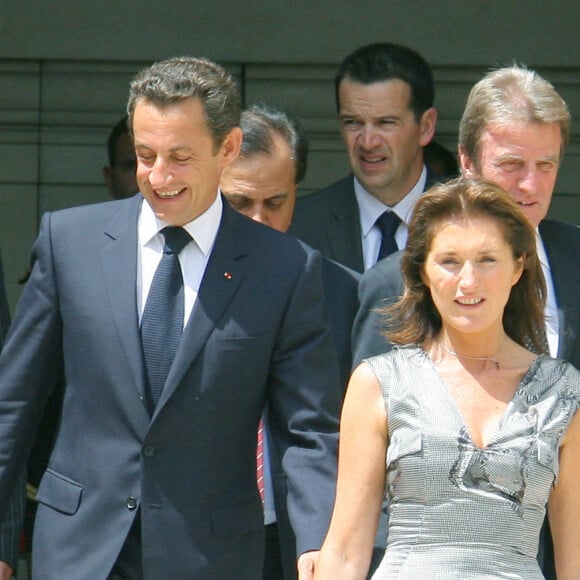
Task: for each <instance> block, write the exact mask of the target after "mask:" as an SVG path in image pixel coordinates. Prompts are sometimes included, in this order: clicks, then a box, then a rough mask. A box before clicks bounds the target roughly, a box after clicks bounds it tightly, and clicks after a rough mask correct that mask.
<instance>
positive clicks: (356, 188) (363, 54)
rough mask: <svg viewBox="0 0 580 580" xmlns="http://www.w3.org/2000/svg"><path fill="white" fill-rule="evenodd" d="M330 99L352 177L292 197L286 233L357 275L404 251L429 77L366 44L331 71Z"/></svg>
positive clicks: (401, 51) (404, 52) (429, 110)
mask: <svg viewBox="0 0 580 580" xmlns="http://www.w3.org/2000/svg"><path fill="white" fill-rule="evenodd" d="M335 97H336V106H337V111H338V119H339V123H340V132H341V136H342V139H343V141H344V144H345V146H346V150H347V154H348V157H349V162H350V166H351V170H352V173H351V174H350V175H348V176H347V177H345V178H343V179H341V180H339V181H337V182H336V183H333V184H332V185H330V186H328V187H326V188H325V189H322V190H320V191H318V192H315V193H313V194H310V195H306V196H303V197H301V198H299V199H298V202H297V204H296V210H295V212H294V220H293V222H292V227H291V228H290V233H292V234H294V235H295V236H297V237H298V238H300V239H301V240H303V241H305V242H306V243H307V244H309V245H310V246H312V247H313V248H316V249H317V250H320V252H321V253H322V254H323V255H324V256H326V257H328V258H331V259H332V260H335V261H337V262H340V263H341V264H345V265H346V266H348V267H349V268H352V269H353V270H356V271H357V272H363V271H365V270H367V269H368V268H370V267H371V266H372V265H374V264H375V262H376V261H377V258H378V257H383V256H384V255H388V253H391V252H393V251H396V250H397V249H401V248H403V247H404V246H405V243H406V240H407V224H408V223H409V219H410V217H411V214H412V211H413V207H414V205H415V202H416V201H417V198H418V197H419V196H420V195H421V193H423V191H424V189H425V187H426V184H427V182H428V180H429V177H428V175H427V170H426V168H425V164H424V160H423V148H424V147H425V146H426V145H427V144H428V143H429V142H430V141H431V139H432V138H433V135H434V133H435V124H436V121H437V111H436V110H435V108H434V107H433V102H434V98H435V89H434V84H433V75H432V72H431V68H430V66H429V64H428V63H427V62H426V61H425V60H424V59H423V57H421V56H420V55H419V54H417V53H416V52H415V51H413V50H411V49H409V48H407V47H404V46H399V45H396V44H390V43H382V44H370V45H368V46H363V47H361V48H359V49H357V50H356V51H354V52H353V53H352V54H350V55H348V56H347V57H346V59H345V60H344V61H343V62H342V64H341V65H340V66H339V68H338V72H337V74H336V78H335ZM383 215H384V216H385V217H382V216H383ZM387 216H388V217H387ZM383 224H385V225H384V226H383ZM383 227H385V228H386V229H383ZM389 236H390V237H391V238H394V239H393V240H392V242H391V243H390V248H389V249H388V250H387V251H384V247H383V248H381V244H382V240H383V239H384V238H385V237H389Z"/></svg>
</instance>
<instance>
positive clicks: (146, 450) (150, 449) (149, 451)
mask: <svg viewBox="0 0 580 580" xmlns="http://www.w3.org/2000/svg"><path fill="white" fill-rule="evenodd" d="M143 455H145V457H153V456H154V455H155V445H145V447H143Z"/></svg>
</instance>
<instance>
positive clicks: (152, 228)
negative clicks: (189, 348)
mask: <svg viewBox="0 0 580 580" xmlns="http://www.w3.org/2000/svg"><path fill="white" fill-rule="evenodd" d="M222 211H223V206H222V198H221V195H219V192H216V198H215V201H214V202H213V203H212V204H211V205H210V207H209V208H208V209H207V210H206V211H205V212H204V213H202V214H201V215H200V216H198V217H197V218H195V219H194V220H193V221H191V222H189V223H187V224H185V225H184V226H183V227H184V228H185V229H186V230H187V231H188V233H189V235H190V236H191V237H192V239H193V241H194V242H195V243H193V244H192V243H189V244H187V246H185V248H183V250H182V251H181V253H180V254H179V263H180V265H181V273H182V275H183V291H184V299H185V307H184V312H183V327H184V328H185V326H186V324H187V321H188V320H189V316H190V315H191V311H192V310H193V305H194V304H195V301H196V299H197V294H198V292H199V286H200V284H201V280H202V278H203V274H204V272H205V268H206V266H207V262H208V260H209V255H210V253H211V250H212V248H213V244H214V242H215V238H216V235H217V231H218V228H219V225H220V221H221V217H222ZM168 225H170V224H167V223H165V222H163V221H162V220H160V219H158V218H157V216H156V215H155V213H154V212H153V210H152V209H151V206H150V205H149V203H147V200H144V201H143V203H142V204H141V213H140V215H139V223H138V226H137V227H138V230H137V231H138V244H139V255H138V269H137V308H138V312H139V321H141V317H142V315H143V310H144V308H145V303H146V302H147V296H148V295H149V288H150V287H151V282H152V281H153V276H154V275H155V270H156V269H157V266H158V265H159V262H160V261H161V256H162V255H163V246H164V238H163V234H161V233H160V232H161V230H162V229H163V228H164V227H166V226H168Z"/></svg>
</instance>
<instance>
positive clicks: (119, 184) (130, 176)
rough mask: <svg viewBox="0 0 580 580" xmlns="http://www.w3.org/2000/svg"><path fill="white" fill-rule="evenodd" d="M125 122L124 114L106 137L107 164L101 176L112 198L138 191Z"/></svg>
mask: <svg viewBox="0 0 580 580" xmlns="http://www.w3.org/2000/svg"><path fill="white" fill-rule="evenodd" d="M127 123H128V117H127V115H124V116H123V117H122V118H121V119H119V121H118V122H117V123H116V124H115V126H114V127H113V129H112V130H111V134H110V135H109V138H108V139H107V154H108V157H109V165H106V166H105V167H103V177H104V179H105V183H106V184H107V188H108V190H109V194H110V195H111V197H112V198H114V199H123V198H125V197H131V196H132V195H135V194H136V193H137V192H138V191H139V186H138V185H137V177H136V175H135V171H136V169H137V158H136V157H135V148H134V147H133V140H132V139H131V134H130V132H129V125H128V124H127Z"/></svg>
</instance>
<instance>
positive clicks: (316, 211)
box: [290, 173, 365, 272]
mask: <svg viewBox="0 0 580 580" xmlns="http://www.w3.org/2000/svg"><path fill="white" fill-rule="evenodd" d="M353 180H354V177H353V175H352V173H351V174H350V175H347V176H346V177H344V178H343V179H340V180H339V181H337V182H335V183H333V184H331V185H329V186H328V187H325V188H324V189H321V190H320V191H317V192H315V193H312V194H309V195H304V196H302V197H300V198H298V200H297V201H296V208H295V209H294V217H293V218H292V225H291V226H290V233H291V234H293V235H295V236H296V237H297V238H299V239H301V240H302V241H303V242H306V243H307V244H308V245H309V246H311V247H313V248H315V249H316V250H318V251H319V252H320V253H321V254H322V255H323V256H326V257H327V258H330V259H331V260H334V261H335V262H338V263H340V264H344V265H345V266H348V267H349V268H351V269H352V270H354V271H355V272H364V269H365V268H364V261H363V252H362V243H361V229H360V214H359V209H358V203H357V201H356V196H355V193H354V181H353Z"/></svg>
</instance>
